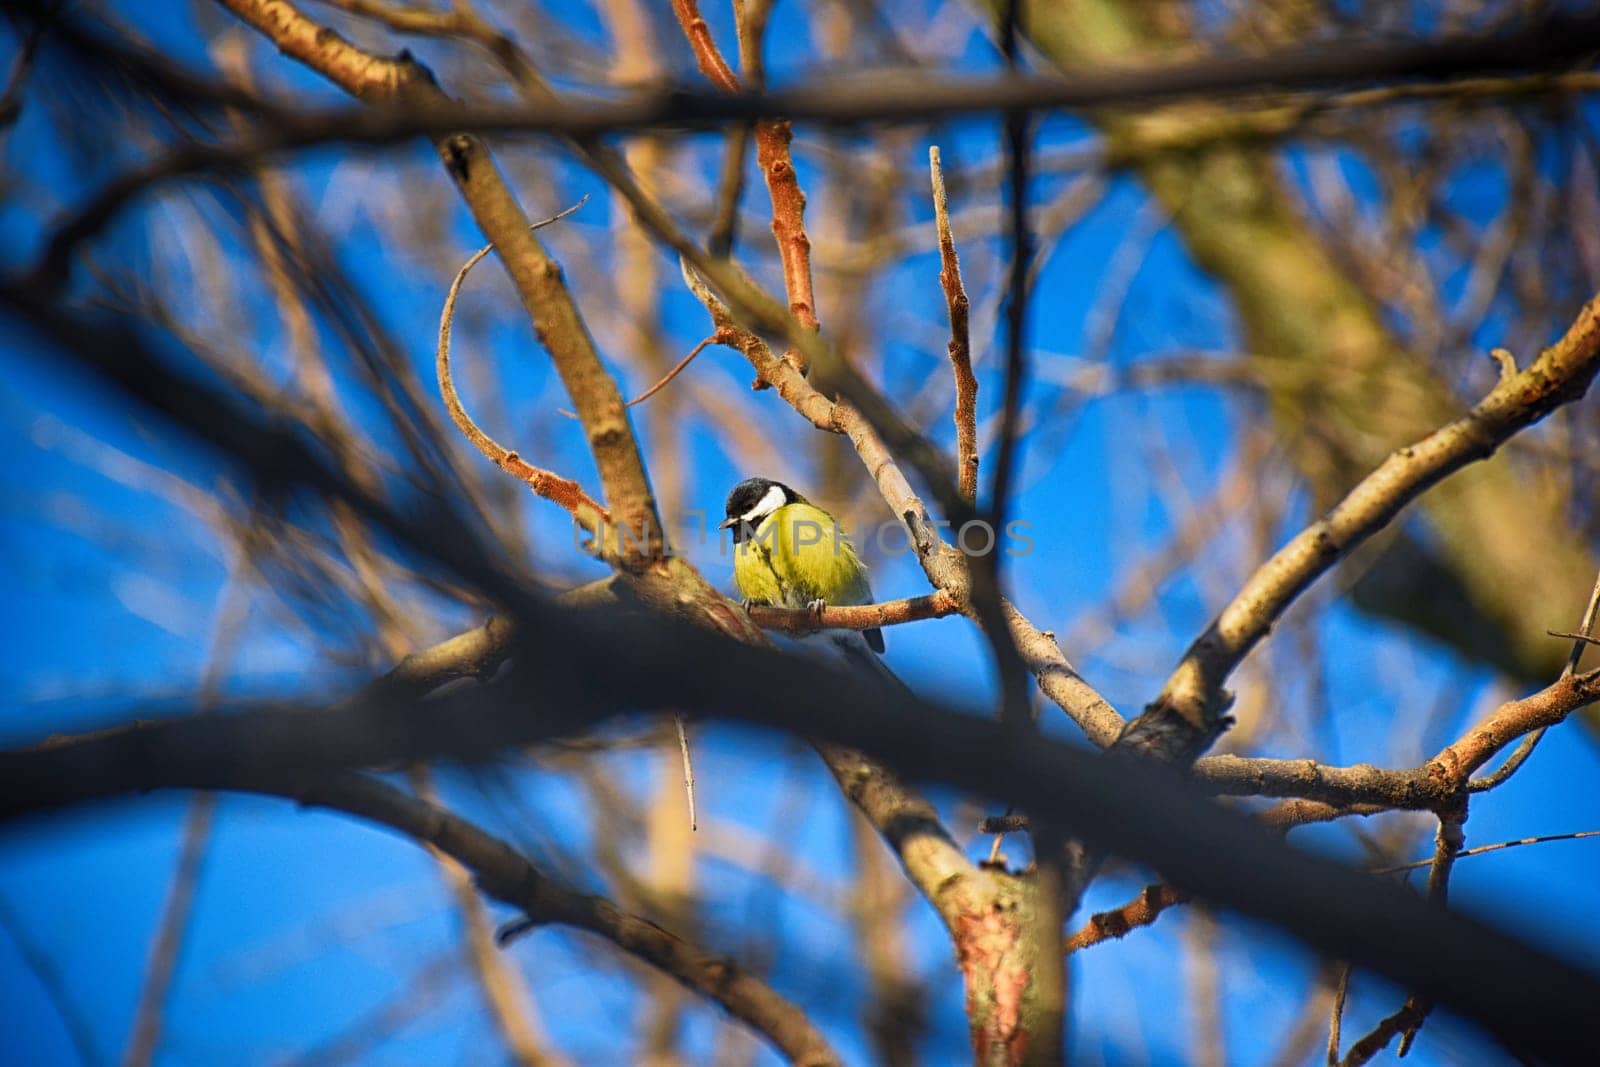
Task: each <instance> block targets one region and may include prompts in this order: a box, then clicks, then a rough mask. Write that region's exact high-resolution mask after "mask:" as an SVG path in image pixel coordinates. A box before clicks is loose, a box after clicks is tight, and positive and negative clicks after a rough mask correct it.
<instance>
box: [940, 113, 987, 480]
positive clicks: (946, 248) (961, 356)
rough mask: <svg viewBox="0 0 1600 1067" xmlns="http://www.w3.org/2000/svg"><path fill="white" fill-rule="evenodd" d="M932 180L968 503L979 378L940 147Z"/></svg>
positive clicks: (960, 467)
mask: <svg viewBox="0 0 1600 1067" xmlns="http://www.w3.org/2000/svg"><path fill="white" fill-rule="evenodd" d="M928 169H929V171H930V172H931V174H932V178H933V216H934V221H935V224H936V225H937V227H938V230H939V284H940V286H941V287H942V288H943V289H944V303H945V310H946V311H947V312H948V314H949V317H950V345H949V353H950V370H951V373H952V375H953V376H954V377H955V382H956V413H955V420H956V479H957V483H956V486H957V489H958V490H959V491H960V493H961V495H962V496H963V497H965V498H966V501H967V503H969V504H971V503H975V502H976V501H977V499H978V379H977V377H976V376H975V375H974V374H973V373H972V338H971V335H970V331H969V329H968V315H969V311H970V302H969V301H968V299H967V291H966V288H965V286H963V285H962V284H961V260H960V258H959V257H958V256H957V255H956V242H955V238H954V237H953V236H952V235H951V233H950V200H949V197H948V196H947V194H946V193H945V187H944V166H943V164H942V163H941V161H940V159H939V146H938V145H932V146H930V147H929V148H928Z"/></svg>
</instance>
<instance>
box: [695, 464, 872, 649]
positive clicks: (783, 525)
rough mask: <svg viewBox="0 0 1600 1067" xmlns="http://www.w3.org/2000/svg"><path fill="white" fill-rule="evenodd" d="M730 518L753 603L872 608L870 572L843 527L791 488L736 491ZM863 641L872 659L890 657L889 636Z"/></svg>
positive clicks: (753, 481) (738, 574) (760, 484)
mask: <svg viewBox="0 0 1600 1067" xmlns="http://www.w3.org/2000/svg"><path fill="white" fill-rule="evenodd" d="M725 510H726V513H727V518H726V520H725V521H724V522H723V523H722V527H721V528H722V529H725V530H732V531H733V550H734V555H733V581H734V584H735V585H737V586H738V587H739V595H740V596H742V597H744V599H745V601H746V603H750V604H772V605H775V606H777V607H785V608H812V609H815V608H816V607H817V606H818V605H819V604H835V605H843V604H870V603H872V587H871V586H870V585H868V584H867V567H866V564H864V563H862V562H861V559H860V557H859V556H857V555H856V552H855V549H854V548H853V547H852V546H851V544H850V540H849V538H847V537H845V535H844V532H843V531H842V530H840V528H839V521H838V520H837V519H835V518H834V517H833V516H832V515H830V514H828V513H827V512H826V511H824V510H822V509H821V508H819V507H817V506H816V505H815V504H813V503H811V502H810V501H808V500H807V499H806V498H805V497H803V496H801V495H800V494H799V493H797V492H795V491H794V490H793V489H790V488H789V487H788V486H787V485H784V484H783V483H782V482H774V481H772V480H770V479H768V478H748V479H746V480H745V481H742V482H740V483H739V484H738V485H736V486H734V487H733V491H732V492H730V493H729V494H728V503H727V507H726V509H725ZM862 636H863V637H865V638H866V643H867V646H868V647H869V648H871V649H872V651H874V652H878V653H882V652H883V631H881V630H865V631H863V632H862ZM867 658H868V659H871V658H872V657H870V656H868V657H867Z"/></svg>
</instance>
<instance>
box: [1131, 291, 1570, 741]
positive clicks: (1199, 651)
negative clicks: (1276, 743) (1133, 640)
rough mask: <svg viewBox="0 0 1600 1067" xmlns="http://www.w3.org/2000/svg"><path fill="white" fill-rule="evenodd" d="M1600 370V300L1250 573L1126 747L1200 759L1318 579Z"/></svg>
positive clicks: (1137, 725) (1567, 399)
mask: <svg viewBox="0 0 1600 1067" xmlns="http://www.w3.org/2000/svg"><path fill="white" fill-rule="evenodd" d="M1597 370H1600V297H1596V298H1595V299H1593V300H1591V301H1589V303H1588V304H1586V305H1584V307H1583V310H1582V311H1580V312H1579V313H1578V317H1577V319H1576V320H1575V321H1574V322H1573V324H1572V325H1571V327H1569V328H1568V330H1567V332H1566V335H1565V336H1564V337H1562V338H1561V339H1560V340H1559V341H1557V342H1556V343H1555V344H1554V345H1552V346H1550V347H1549V348H1547V349H1545V350H1544V352H1542V353H1541V354H1540V355H1539V358H1538V359H1536V360H1535V361H1534V362H1533V363H1532V364H1530V365H1529V367H1528V368H1527V369H1526V370H1524V371H1522V372H1520V373H1519V374H1517V375H1515V376H1514V377H1510V378H1503V379H1502V380H1501V381H1500V383H1499V384H1497V385H1496V386H1495V388H1494V389H1492V390H1491V391H1490V392H1489V393H1488V395H1486V396H1485V397H1484V398H1483V400H1481V401H1479V402H1478V404H1477V405H1476V406H1474V407H1473V409H1472V410H1471V411H1470V412H1468V413H1467V414H1466V415H1465V416H1463V417H1462V418H1460V419H1458V420H1456V421H1455V422H1452V423H1450V424H1449V425H1446V426H1443V427H1441V428H1439V429H1438V430H1435V431H1434V432H1433V433H1432V434H1429V435H1428V436H1427V437H1425V438H1423V439H1422V440H1420V441H1418V442H1416V443H1415V444H1413V445H1409V446H1406V447H1403V448H1400V449H1398V450H1396V451H1395V452H1394V453H1393V454H1392V455H1390V457H1389V458H1388V459H1387V460H1385V461H1384V462H1383V463H1382V464H1381V465H1379V467H1378V469H1377V470H1375V471H1373V472H1372V473H1371V474H1369V475H1368V476H1367V477H1366V478H1364V479H1363V480H1362V481H1361V483H1360V484H1358V485H1357V486H1356V487H1355V488H1354V489H1352V490H1351V491H1350V492H1349V494H1347V495H1346V496H1345V498H1344V499H1343V500H1341V501H1340V502H1339V503H1338V504H1337V505H1335V506H1334V508H1333V510H1331V511H1329V512H1328V513H1327V515H1325V516H1323V518H1321V519H1320V520H1318V521H1317V522H1315V523H1313V524H1312V525H1311V526H1309V527H1307V528H1306V529H1305V530H1304V531H1302V532H1301V533H1300V534H1299V535H1298V536H1296V537H1295V538H1294V539H1293V540H1291V541H1290V542H1289V543H1288V544H1287V545H1285V546H1284V547H1283V548H1282V549H1280V550H1279V551H1278V552H1277V553H1276V554H1275V555H1274V556H1273V557H1272V558H1271V559H1270V560H1268V561H1267V562H1266V563H1264V564H1262V565H1261V567H1260V568H1258V569H1257V570H1256V572H1255V573H1254V574H1253V575H1251V577H1250V579H1249V580H1248V581H1247V582H1246V583H1245V585H1244V587H1243V588H1242V589H1241V590H1240V591H1239V593H1238V594H1237V595H1236V596H1235V597H1234V598H1233V600H1232V601H1231V602H1230V603H1229V604H1228V605H1227V607H1225V608H1223V610H1222V613H1221V614H1220V615H1219V616H1218V617H1217V618H1216V620H1215V621H1214V622H1212V624H1211V625H1210V627H1208V628H1207V630H1206V632H1205V633H1204V634H1202V635H1201V636H1200V637H1199V638H1198V639H1196V641H1195V642H1194V644H1192V645H1191V646H1190V647H1189V650H1188V652H1187V653H1186V654H1185V655H1184V658H1183V660H1182V662H1180V663H1179V664H1178V667H1177V669H1176V670H1175V671H1174V672H1173V673H1172V676H1171V677H1170V678H1168V679H1167V683H1166V685H1165V686H1163V688H1162V691H1161V694H1160V695H1159V696H1158V697H1157V698H1156V700H1155V701H1154V702H1153V703H1152V704H1151V705H1150V707H1149V708H1147V709H1146V710H1145V713H1144V714H1143V715H1141V716H1140V717H1139V718H1138V719H1137V720H1135V721H1134V722H1133V723H1130V724H1129V729H1128V733H1127V734H1126V735H1124V738H1123V741H1122V743H1123V744H1126V745H1128V746H1129V747H1132V748H1135V749H1138V750H1139V751H1143V752H1148V753H1151V754H1155V755H1158V756H1162V757H1164V758H1168V759H1182V758H1192V756H1193V755H1194V754H1196V753H1198V752H1199V751H1202V750H1203V749H1204V748H1205V746H1206V745H1207V744H1209V743H1210V740H1211V738H1213V737H1214V736H1215V735H1216V734H1217V733H1218V732H1219V731H1220V730H1222V729H1225V728H1226V723H1225V721H1224V720H1223V713H1224V712H1225V710H1226V708H1227V705H1228V697H1227V695H1226V694H1225V693H1224V691H1223V683H1224V682H1225V681H1226V679H1227V677H1228V675H1229V674H1231V673H1232V671H1233V669H1234V668H1235V667H1237V666H1238V665H1239V662H1240V661H1241V660H1243V659H1244V657H1245V655H1246V654H1248V653H1249V651H1250V650H1251V649H1252V648H1254V647H1255V645H1256V643H1257V642H1259V641H1260V640H1261V639H1262V638H1263V637H1265V636H1266V634H1267V632H1268V631H1269V630H1270V629H1271V628H1272V624H1273V623H1274V622H1275V621H1276V620H1277V619H1278V618H1279V617H1280V616H1281V615H1282V614H1283V612H1284V611H1285V610H1286V609H1287V608H1288V606H1289V605H1290V604H1291V603H1293V602H1294V600H1295V598H1296V597H1298V596H1299V595H1300V594H1301V593H1302V592H1304V591H1305V590H1306V588H1307V587H1309V586H1310V585H1311V583H1312V582H1314V581H1316V579H1317V578H1319V577H1321V576H1322V575H1323V574H1325V573H1326V572H1327V571H1328V570H1329V569H1330V568H1332V567H1333V565H1334V564H1335V563H1337V562H1338V561H1339V560H1340V559H1342V558H1344V557H1345V556H1346V555H1348V554H1349V552H1350V551H1351V550H1352V549H1354V548H1355V547H1356V546H1358V545H1360V544H1362V543H1363V542H1364V541H1366V540H1367V538H1369V537H1371V536H1372V535H1373V534H1374V533H1376V532H1377V531H1378V530H1381V529H1383V527H1385V526H1387V525H1388V524H1389V522H1390V521H1391V520H1392V519H1393V518H1394V517H1395V516H1396V515H1398V514H1399V513H1400V511H1401V510H1402V509H1404V508H1405V506H1406V505H1407V504H1409V503H1410V502H1411V501H1413V500H1415V499H1416V498H1417V497H1418V496H1420V495H1421V494H1422V493H1424V492H1425V491H1427V490H1428V489H1429V488H1431V487H1432V486H1433V485H1435V484H1437V483H1438V482H1439V481H1440V480H1442V479H1443V478H1445V477H1446V476H1448V475H1449V474H1451V473H1453V472H1454V471H1456V470H1459V469H1460V468H1462V467H1464V466H1466V465H1467V464H1469V463H1473V462H1475V461H1478V460H1482V459H1487V458H1488V457H1489V456H1491V455H1493V454H1494V452H1495V450H1496V449H1497V448H1499V446H1500V445H1501V444H1502V443H1504V442H1505V441H1506V440H1507V439H1508V438H1510V437H1511V436H1512V435H1513V434H1515V433H1516V432H1517V431H1519V430H1522V429H1523V428H1525V427H1527V426H1529V425H1531V424H1533V423H1534V422H1537V421H1538V420H1539V419H1542V418H1543V417H1544V416H1545V415H1547V414H1549V413H1550V412H1551V411H1553V410H1554V409H1555V408H1557V407H1559V406H1561V405H1562V404H1566V403H1570V402H1572V401H1574V400H1577V399H1578V398H1579V397H1581V396H1583V394H1584V392H1585V391H1586V390H1587V389H1588V387H1589V383H1590V382H1591V381H1592V380H1593V378H1594V376H1595V373H1596V371H1597Z"/></svg>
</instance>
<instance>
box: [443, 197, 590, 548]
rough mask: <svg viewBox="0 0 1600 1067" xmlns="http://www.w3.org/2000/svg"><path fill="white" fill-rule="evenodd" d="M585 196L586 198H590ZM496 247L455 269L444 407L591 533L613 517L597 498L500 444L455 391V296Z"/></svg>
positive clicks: (447, 308)
mask: <svg viewBox="0 0 1600 1067" xmlns="http://www.w3.org/2000/svg"><path fill="white" fill-rule="evenodd" d="M587 199H588V197H585V198H584V200H587ZM583 203H584V201H583V200H580V201H578V202H577V203H576V204H574V205H572V206H571V207H569V208H567V209H566V210H565V211H563V212H561V213H560V214H558V215H552V216H550V217H549V218H547V219H544V220H542V221H540V222H536V223H534V225H533V228H534V229H538V228H539V227H540V226H547V225H549V224H550V223H552V222H556V221H558V220H560V219H563V218H566V217H567V216H568V215H570V214H572V213H573V212H574V211H576V210H578V208H580V207H582V206H583ZM493 251H494V245H492V244H491V245H484V246H483V247H482V248H480V249H478V251H476V252H474V253H473V254H472V258H470V259H468V260H467V261H466V262H465V263H464V264H462V266H461V269H460V270H459V271H457V272H456V277H455V280H454V281H452V282H451V283H450V291H449V292H448V293H446V294H445V298H444V310H443V311H442V312H441V313H440V316H439V347H438V352H437V358H436V360H435V369H436V371H437V374H438V378H439V393H440V395H442V396H443V397H444V405H445V408H446V409H447V410H448V411H449V412H450V419H451V421H452V422H454V423H455V424H456V428H457V429H459V430H460V431H461V432H462V434H464V435H465V436H466V438H467V440H468V441H471V442H472V445H473V447H475V448H476V449H477V450H478V451H479V452H482V453H483V454H484V456H486V457H487V458H488V459H489V461H490V462H491V463H493V464H494V465H495V466H497V467H499V468H500V469H501V470H503V471H505V472H506V473H507V474H510V475H511V476H512V477H514V478H516V479H517V480H518V481H520V482H522V483H524V484H525V485H527V486H528V488H530V489H532V490H533V491H534V492H535V493H537V494H538V495H539V496H542V497H544V498H545V499H546V500H549V501H551V502H553V503H555V504H557V505H559V506H560V507H562V508H565V509H566V510H567V511H569V512H571V513H572V516H573V518H574V519H576V520H577V521H578V522H579V523H580V524H582V526H583V528H584V529H585V530H588V531H589V532H590V533H595V532H596V531H598V529H599V527H600V524H601V523H602V522H607V521H609V519H610V515H609V513H608V512H607V511H606V509H605V508H603V507H601V506H600V505H599V504H598V503H596V502H595V500H594V499H593V498H592V497H590V496H589V494H588V493H585V492H584V491H583V487H582V486H580V485H579V484H578V483H577V482H575V481H573V480H572V479H570V478H563V477H561V476H560V475H558V474H555V473H553V472H551V471H547V470H545V469H543V468H541V467H535V466H533V465H532V464H531V463H528V462H527V461H526V460H524V459H523V458H522V457H521V456H519V455H517V453H515V452H513V451H511V450H510V449H508V448H506V447H505V446H504V445H501V444H500V443H499V442H498V441H496V440H495V439H494V438H492V437H490V436H489V435H488V434H487V433H484V432H483V430H482V429H481V428H480V427H479V426H478V424H477V423H475V422H473V421H472V416H471V415H468V414H467V411H466V408H464V407H463V406H462V404H461V397H460V396H459V395H458V394H457V393H456V386H455V382H454V380H453V379H452V378H451V375H450V321H451V319H452V317H453V316H454V315H455V308H456V297H457V296H458V295H460V293H461V285H462V283H463V282H465V281H466V280H467V274H468V272H470V271H471V270H472V268H473V267H475V266H477V265H478V264H479V263H480V262H481V261H482V260H483V257H484V256H487V255H488V254H489V253H490V252H493Z"/></svg>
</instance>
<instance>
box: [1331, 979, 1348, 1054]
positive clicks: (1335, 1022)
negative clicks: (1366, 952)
mask: <svg viewBox="0 0 1600 1067" xmlns="http://www.w3.org/2000/svg"><path fill="white" fill-rule="evenodd" d="M1351 970H1352V968H1351V966H1350V965H1349V964H1348V963H1346V964H1345V965H1344V966H1343V967H1341V968H1340V969H1339V984H1338V985H1336V986H1335V987H1334V990H1333V1008H1332V1010H1330V1011H1329V1012H1328V1067H1335V1065H1336V1064H1337V1063H1338V1062H1339V1046H1340V1045H1341V1044H1343V1039H1342V1037H1341V1034H1340V1030H1342V1029H1343V1026H1344V1002H1345V998H1346V997H1348V996H1349V995H1350V971H1351Z"/></svg>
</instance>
